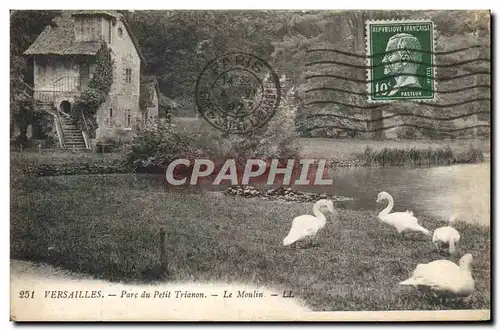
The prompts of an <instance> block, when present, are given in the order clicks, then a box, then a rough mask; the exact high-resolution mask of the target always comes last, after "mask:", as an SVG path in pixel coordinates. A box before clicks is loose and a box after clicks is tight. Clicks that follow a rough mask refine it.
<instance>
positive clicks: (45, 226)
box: [10, 175, 490, 311]
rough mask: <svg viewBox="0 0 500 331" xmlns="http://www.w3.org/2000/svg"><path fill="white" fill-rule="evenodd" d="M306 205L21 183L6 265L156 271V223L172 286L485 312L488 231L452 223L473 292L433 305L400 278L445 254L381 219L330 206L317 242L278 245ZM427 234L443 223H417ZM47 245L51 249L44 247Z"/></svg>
mask: <svg viewBox="0 0 500 331" xmlns="http://www.w3.org/2000/svg"><path fill="white" fill-rule="evenodd" d="M311 207H312V205H311V204H300V203H278V202H271V201H264V200H257V199H245V198H236V197H226V196H222V195H217V194H211V193H208V192H204V191H201V190H198V191H195V190H193V189H185V190H181V189H179V190H177V191H176V190H170V191H168V190H166V189H165V188H163V187H162V186H160V185H159V184H158V182H157V181H156V180H155V177H153V176H135V175H102V176H100V175H95V176H60V177H40V178H22V177H16V178H14V179H13V181H12V182H11V220H10V227H11V228H10V229H11V233H10V239H11V257H12V258H19V259H29V260H32V261H43V262H47V263H50V264H52V265H55V266H61V267H64V268H66V269H69V270H73V271H80V272H85V273H89V274H92V275H94V276H96V277H98V278H103V279H108V280H113V281H129V282H136V283H141V282H148V281H151V280H155V279H158V278H160V277H162V276H161V275H160V274H159V272H158V265H159V262H160V259H159V231H158V229H159V227H160V226H165V227H166V228H167V231H168V244H167V245H168V260H169V267H170V269H169V273H168V274H167V275H166V276H165V279H166V280H172V281H182V282H186V281H202V280H204V281H225V282H231V281H238V282H247V283H253V284H258V285H266V286H270V287H275V288H277V289H283V290H291V291H293V292H294V294H295V295H296V296H299V297H301V298H303V299H304V300H305V301H306V302H307V303H308V304H309V305H310V306H311V307H312V308H314V309H318V310H333V311H335V310H405V309H422V310H425V309H489V307H490V235H489V231H490V229H489V228H488V227H481V226H479V225H465V224H459V225H458V229H459V231H460V232H461V233H462V238H463V239H462V241H461V242H460V244H459V246H458V253H457V256H453V257H452V258H451V259H452V260H453V261H454V262H457V261H458V259H459V258H460V257H461V256H462V255H463V254H465V253H472V254H473V256H474V258H475V259H474V262H473V277H474V278H475V280H476V288H477V291H476V293H474V294H473V296H472V297H471V298H470V299H469V300H468V301H467V302H461V303H456V302H453V301H451V302H446V303H435V302H432V301H431V300H429V299H428V298H426V297H423V296H421V295H419V294H417V293H416V292H414V291H412V290H411V289H408V288H402V287H401V286H399V285H398V282H400V281H402V280H404V279H406V278H407V277H408V276H409V275H410V273H411V272H412V270H413V269H414V268H415V267H416V265H417V264H418V263H425V262H429V261H432V260H435V259H440V258H448V257H447V256H446V255H440V254H438V253H437V252H434V249H433V245H432V243H431V241H430V240H429V239H428V238H422V237H418V236H416V237H414V238H411V239H401V238H400V237H398V236H397V235H396V234H395V232H394V231H393V230H392V229H391V228H389V227H387V226H385V225H384V224H381V223H379V222H378V221H377V220H376V218H375V215H376V213H377V212H378V211H376V210H371V211H354V210H347V209H338V212H337V218H336V219H335V221H334V222H329V223H328V224H327V226H326V227H325V229H324V231H322V232H321V233H320V235H319V237H318V241H319V246H317V247H313V248H310V249H292V248H285V247H283V246H282V239H283V238H284V237H285V236H286V234H287V232H288V230H289V227H290V225H291V220H292V219H293V217H295V216H298V215H301V214H306V213H307V214H309V213H311ZM421 223H422V224H423V225H424V226H425V227H427V228H429V229H431V230H432V229H435V228H437V227H438V226H441V225H443V222H440V221H437V220H432V219H427V218H421ZM49 248H50V249H49Z"/></svg>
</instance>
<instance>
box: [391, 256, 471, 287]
mask: <svg viewBox="0 0 500 331" xmlns="http://www.w3.org/2000/svg"><path fill="white" fill-rule="evenodd" d="M471 263H472V254H465V255H464V256H462V258H461V259H460V261H459V262H458V265H456V264H455V263H453V262H451V261H448V260H436V261H432V262H430V263H425V264H419V265H417V267H416V268H415V270H414V271H413V273H412V275H411V277H410V278H408V279H407V280H405V281H402V282H401V283H399V284H401V285H410V286H414V287H416V288H417V289H418V290H420V291H426V292H430V293H433V294H436V295H440V296H444V297H467V296H469V295H471V294H472V292H474V289H475V284H474V279H473V278H472V273H471V269H470V266H471Z"/></svg>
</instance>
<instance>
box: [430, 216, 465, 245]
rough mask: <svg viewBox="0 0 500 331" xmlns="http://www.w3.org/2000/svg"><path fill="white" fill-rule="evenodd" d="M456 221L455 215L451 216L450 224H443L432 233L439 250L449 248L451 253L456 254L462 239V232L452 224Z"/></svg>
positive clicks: (433, 241) (433, 240)
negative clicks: (457, 246)
mask: <svg viewBox="0 0 500 331" xmlns="http://www.w3.org/2000/svg"><path fill="white" fill-rule="evenodd" d="M454 221H455V217H454V216H451V217H450V220H449V222H448V223H449V225H448V226H442V227H440V228H437V229H436V230H434V233H433V234H432V243H433V244H434V246H436V249H437V250H438V251H441V250H442V249H445V248H448V252H449V253H450V254H454V253H455V250H456V245H457V243H458V242H459V241H460V233H459V232H458V231H457V230H456V229H455V228H454V227H453V226H451V224H452V223H453V222H454Z"/></svg>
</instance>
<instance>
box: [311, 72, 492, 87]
mask: <svg viewBox="0 0 500 331" xmlns="http://www.w3.org/2000/svg"><path fill="white" fill-rule="evenodd" d="M490 74H491V72H489V71H475V72H469V73H467V74H463V75H457V76H452V77H441V78H439V79H436V78H434V76H426V75H419V74H406V73H401V74H396V75H387V76H384V77H382V78H379V79H372V80H363V79H356V78H351V77H343V76H338V75H334V74H320V75H309V76H306V77H305V79H306V80H309V79H314V78H337V79H342V80H346V81H349V82H355V83H364V84H366V83H375V82H380V81H386V80H387V78H394V77H401V76H413V77H419V78H428V79H432V80H437V81H438V82H447V81H452V80H455V79H460V78H465V77H471V76H476V75H490Z"/></svg>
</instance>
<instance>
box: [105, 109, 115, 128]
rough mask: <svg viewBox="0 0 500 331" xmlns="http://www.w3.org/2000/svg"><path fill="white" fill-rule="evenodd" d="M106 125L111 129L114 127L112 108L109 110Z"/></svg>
mask: <svg viewBox="0 0 500 331" xmlns="http://www.w3.org/2000/svg"><path fill="white" fill-rule="evenodd" d="M104 124H105V125H106V126H108V127H111V126H112V125H113V108H112V107H110V108H109V110H108V116H107V118H106V120H105V121H104Z"/></svg>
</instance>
